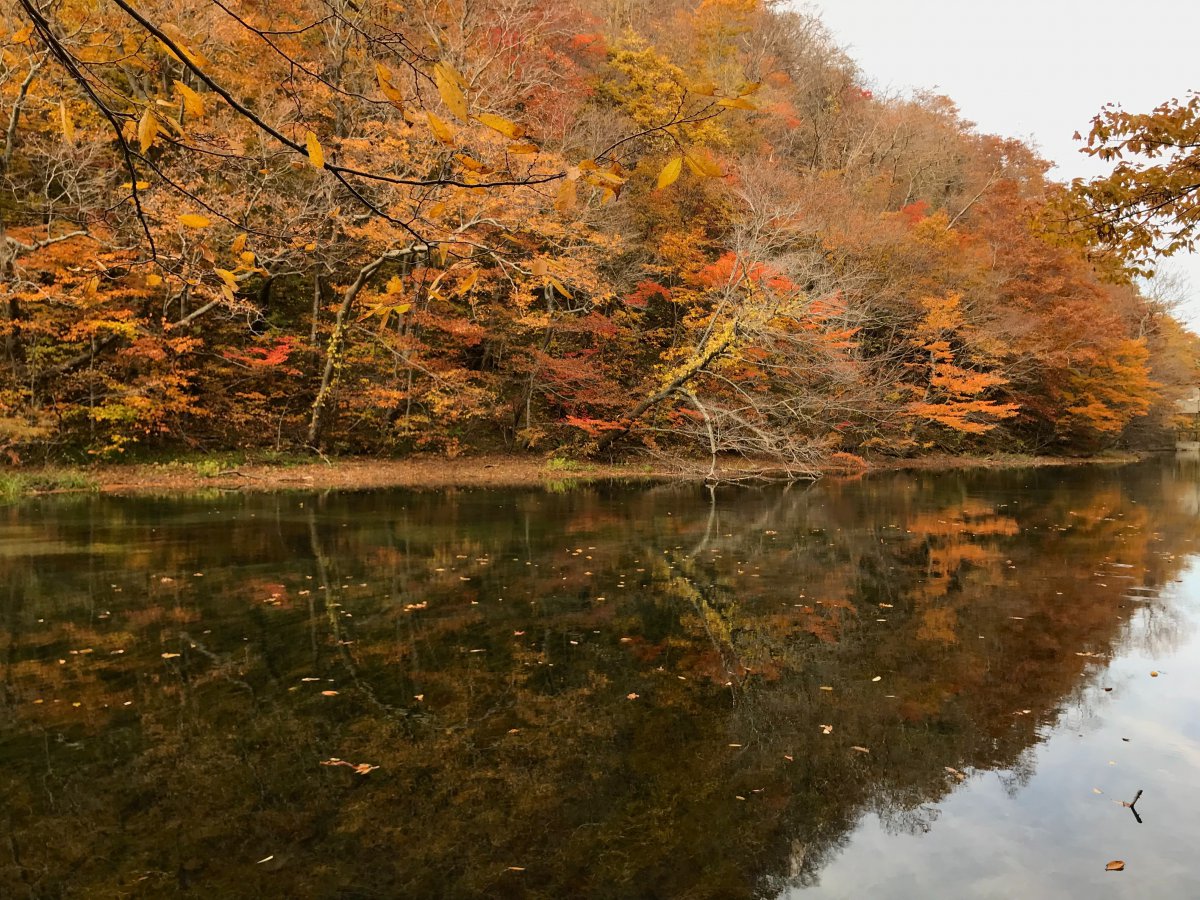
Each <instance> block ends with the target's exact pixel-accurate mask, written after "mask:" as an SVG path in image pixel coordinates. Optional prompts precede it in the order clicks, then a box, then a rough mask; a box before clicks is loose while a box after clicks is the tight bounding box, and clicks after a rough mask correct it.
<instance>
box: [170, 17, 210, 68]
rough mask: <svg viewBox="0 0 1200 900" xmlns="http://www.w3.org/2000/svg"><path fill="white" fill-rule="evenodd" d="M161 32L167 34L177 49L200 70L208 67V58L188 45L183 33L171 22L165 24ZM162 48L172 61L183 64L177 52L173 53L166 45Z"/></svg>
mask: <svg viewBox="0 0 1200 900" xmlns="http://www.w3.org/2000/svg"><path fill="white" fill-rule="evenodd" d="M161 30H162V33H163V34H165V35H166V36H167V37H168V38H170V39H171V42H172V43H173V44H174V45H175V46H176V47H178V48H179V51H180V52H181V53H182V54H183V55H184V56H185V57H187V59H188V61H189V62H192V63H195V64H196V65H197V66H199V67H200V68H205V67H206V66H207V65H208V57H207V56H205V55H204V54H203V53H201V52H200V51H199V50H196V49H195V48H194V47H192V46H190V45H189V44H188V43H187V40H186V39H185V38H184V36H183V32H182V31H180V30H179V29H178V28H176V27H175V26H174V25H172V24H170V23H169V22H164V23H163V24H162V26H161ZM159 43H160V44H161V43H162V41H159ZM162 48H163V52H165V53H166V54H167V56H169V57H171V59H173V60H176V61H178V62H182V60H180V59H179V57H178V56H176V55H175V51H173V50H172V49H171V48H170V47H168V46H167V45H166V44H162Z"/></svg>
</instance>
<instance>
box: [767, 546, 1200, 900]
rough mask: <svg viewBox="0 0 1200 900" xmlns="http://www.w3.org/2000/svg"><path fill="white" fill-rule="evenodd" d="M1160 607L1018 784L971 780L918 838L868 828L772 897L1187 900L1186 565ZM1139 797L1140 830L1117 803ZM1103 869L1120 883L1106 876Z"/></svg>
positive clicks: (1189, 704) (1067, 713)
mask: <svg viewBox="0 0 1200 900" xmlns="http://www.w3.org/2000/svg"><path fill="white" fill-rule="evenodd" d="M1163 600H1165V601H1166V602H1165V603H1164V604H1162V605H1158V606H1155V607H1143V608H1142V609H1141V610H1139V611H1138V613H1137V614H1136V616H1135V617H1134V619H1133V621H1132V622H1131V629H1130V635H1129V640H1128V641H1126V642H1125V644H1124V646H1123V647H1122V648H1121V650H1120V652H1121V655H1120V656H1119V657H1117V658H1116V659H1114V660H1113V661H1112V662H1111V664H1109V665H1108V667H1107V669H1105V668H1104V667H1103V666H1102V665H1098V666H1097V668H1096V670H1095V672H1094V676H1095V677H1094V678H1093V679H1092V683H1091V685H1090V686H1089V687H1088V689H1087V690H1086V691H1085V693H1084V695H1083V696H1082V697H1080V698H1078V700H1077V701H1076V702H1075V703H1074V704H1072V705H1069V706H1068V707H1067V708H1065V709H1064V710H1063V713H1062V715H1061V717H1060V719H1059V722H1058V724H1057V725H1056V726H1055V727H1054V728H1053V729H1051V730H1050V731H1049V733H1048V734H1046V735H1045V740H1044V743H1042V744H1041V745H1040V746H1038V747H1035V748H1034V749H1033V750H1032V751H1031V753H1032V754H1033V759H1032V760H1031V765H1030V769H1032V770H1033V774H1032V777H1031V778H1029V780H1028V783H1026V784H1024V785H1023V786H1019V787H1017V788H1016V789H1015V791H1012V790H1006V785H1005V783H1004V782H1005V777H1004V776H1005V774H1006V773H983V774H979V775H975V776H973V777H972V778H970V780H969V781H968V782H967V783H964V784H963V785H961V786H960V787H959V788H958V790H956V791H955V792H954V793H952V794H951V795H950V796H949V797H947V798H946V800H945V801H944V802H942V803H940V804H938V805H937V808H936V813H937V816H936V821H934V822H933V824H932V827H931V828H930V830H929V831H928V833H926V834H920V833H918V834H915V835H914V834H897V833H895V831H894V830H893V831H892V832H891V833H889V832H888V831H887V830H885V828H884V827H883V824H882V823H881V822H880V820H879V819H878V817H876V816H874V815H871V816H868V817H867V818H866V819H865V820H864V822H863V823H862V824H861V826H860V828H859V829H858V830H857V831H856V832H855V833H854V834H853V835H852V836H851V838H850V839H849V841H848V846H847V847H846V849H845V850H844V851H843V852H842V853H841V854H839V855H837V856H835V857H834V858H833V859H832V860H831V861H830V863H829V865H827V866H826V867H825V868H824V869H822V870H821V872H820V874H819V880H820V881H819V885H818V886H816V887H814V888H811V889H808V890H799V889H796V890H794V891H790V892H786V893H785V894H784V895H783V896H785V897H788V898H799V897H801V896H803V897H814V896H828V897H871V898H913V897H949V896H953V897H955V898H1002V897H1003V898H1007V897H1020V898H1023V900H1039V898H1062V897H1087V898H1106V897H1131V898H1133V897H1136V898H1179V900H1192V898H1197V897H1200V861H1198V859H1197V854H1198V852H1200V848H1198V847H1197V839H1198V838H1200V704H1198V703H1197V692H1198V691H1200V627H1198V626H1200V557H1197V558H1194V559H1193V560H1192V561H1191V564H1190V565H1189V567H1188V568H1187V569H1186V570H1185V571H1184V573H1183V575H1182V578H1181V580H1180V581H1179V582H1178V583H1175V584H1172V585H1170V586H1168V588H1167V589H1166V590H1164V592H1163ZM1165 616H1170V617H1172V619H1173V620H1174V621H1173V622H1172V623H1171V624H1172V626H1173V627H1170V628H1163V627H1162V622H1161V621H1156V617H1157V619H1159V620H1161V619H1162V618H1163V617H1165ZM1156 630H1157V631H1159V632H1160V633H1158V634H1156V633H1155V632H1156ZM1164 637H1166V638H1167V639H1165V640H1164V639H1163V638H1164ZM1151 671H1159V672H1161V675H1160V677H1158V678H1152V677H1151V676H1150V672H1151ZM1104 687H1112V688H1113V690H1112V692H1111V693H1106V692H1105V691H1104V690H1103V688H1104ZM1123 738H1129V741H1128V742H1126V741H1124V740H1123ZM1095 789H1099V790H1101V791H1103V793H1102V794H1096V793H1095ZM1139 789H1140V790H1143V791H1145V794H1144V795H1143V796H1142V798H1141V799H1140V800H1139V801H1138V806H1137V809H1138V812H1139V813H1140V814H1141V816H1142V818H1143V823H1142V824H1140V825H1139V824H1138V823H1137V821H1136V820H1135V819H1134V817H1133V815H1132V814H1131V813H1130V812H1129V810H1127V809H1124V808H1123V807H1121V806H1120V805H1119V801H1121V800H1132V799H1133V797H1134V795H1135V794H1136V793H1137V791H1138V790H1139ZM1112 859H1121V860H1124V861H1125V871H1123V872H1106V871H1105V870H1104V866H1105V864H1106V863H1107V862H1108V861H1109V860H1112ZM948 886H952V887H948Z"/></svg>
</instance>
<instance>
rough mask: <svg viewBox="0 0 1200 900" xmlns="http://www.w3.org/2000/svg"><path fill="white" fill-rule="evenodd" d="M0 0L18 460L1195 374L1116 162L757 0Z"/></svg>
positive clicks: (1096, 411) (529, 429)
mask: <svg viewBox="0 0 1200 900" xmlns="http://www.w3.org/2000/svg"><path fill="white" fill-rule="evenodd" d="M0 9H2V10H3V19H4V21H5V22H6V23H7V26H6V28H5V30H4V32H3V36H2V37H0V45H2V51H3V53H2V55H3V68H2V70H0V119H3V121H4V122H6V123H7V131H6V139H5V144H4V150H3V170H4V175H5V188H4V194H3V200H2V201H0V216H2V217H3V228H4V230H3V235H2V240H0V243H2V248H0V249H2V251H3V252H2V253H0V281H2V285H0V289H2V290H3V292H4V297H3V303H2V307H3V309H2V312H3V315H0V341H2V347H0V353H2V356H0V453H2V454H3V456H4V457H5V458H6V459H7V460H8V461H11V462H25V463H28V462H39V461H43V460H47V459H61V458H67V457H73V458H76V459H80V458H87V457H94V458H102V459H113V458H120V457H122V456H127V455H130V454H131V452H132V451H135V450H136V451H137V452H146V451H152V452H175V451H178V452H187V453H197V452H210V451H222V450H257V451H264V450H266V451H271V452H283V453H286V452H312V451H318V452H320V453H322V454H324V455H326V456H331V455H347V454H369V455H378V456H385V455H386V456H394V455H405V454H411V453H414V452H425V453H437V454H442V455H449V456H455V455H458V454H461V453H464V452H513V451H534V452H538V453H541V454H546V453H550V452H553V451H555V450H556V449H557V448H567V454H566V455H569V456H571V457H573V458H574V457H579V458H587V457H598V456H608V457H612V456H620V455H623V454H627V453H630V452H632V451H635V450H638V449H644V448H650V449H653V450H656V451H670V452H680V453H685V454H695V453H696V452H700V453H704V454H711V455H712V456H713V457H714V458H716V457H717V456H718V455H722V454H726V455H734V456H748V457H753V458H755V459H769V460H771V461H773V464H775V465H779V466H783V467H785V468H786V469H787V470H788V471H792V472H810V471H814V470H816V469H817V468H819V467H820V466H821V465H822V464H823V461H824V460H827V459H829V458H830V457H833V456H835V455H837V454H842V457H841V458H842V460H843V462H845V463H846V464H847V465H849V464H851V463H853V462H854V461H855V460H856V459H857V458H859V457H861V456H864V455H876V456H878V455H884V456H913V455H921V454H928V453H941V454H947V453H949V454H970V453H974V454H987V453H992V452H996V451H1001V450H1002V451H1005V452H1025V453H1052V454H1081V453H1092V452H1095V451H1097V450H1099V449H1103V448H1108V447H1113V446H1144V445H1150V444H1155V443H1160V442H1161V441H1162V440H1163V436H1164V435H1165V434H1166V433H1167V429H1168V428H1169V426H1170V423H1171V418H1172V413H1173V410H1174V400H1175V398H1176V397H1177V396H1179V394H1180V393H1181V392H1182V389H1183V388H1184V387H1185V386H1188V385H1191V384H1193V383H1195V379H1196V375H1197V373H1196V368H1195V360H1196V338H1195V337H1194V336H1193V335H1192V334H1191V333H1189V332H1187V331H1185V330H1184V329H1183V328H1182V327H1181V326H1180V325H1179V323H1178V322H1177V321H1176V320H1175V319H1174V318H1173V317H1172V316H1171V314H1170V309H1169V304H1166V303H1164V302H1163V301H1162V300H1161V299H1156V298H1154V297H1152V296H1148V294H1147V292H1143V291H1141V290H1139V288H1138V287H1137V286H1136V284H1135V283H1134V280H1133V279H1134V276H1135V274H1137V273H1138V272H1139V271H1140V270H1141V269H1143V268H1144V267H1145V259H1146V255H1147V253H1148V252H1151V251H1152V250H1153V249H1154V247H1155V240H1156V239H1157V238H1156V237H1155V235H1154V234H1148V233H1147V231H1146V229H1145V228H1143V230H1142V231H1140V232H1137V233H1136V234H1134V233H1129V234H1126V233H1125V232H1121V233H1120V234H1118V233H1116V232H1114V231H1113V230H1112V229H1111V228H1108V227H1107V226H1105V224H1104V221H1103V216H1104V214H1105V213H1106V211H1108V210H1110V209H1111V207H1112V206H1113V203H1112V202H1111V201H1114V200H1120V199H1123V200H1124V201H1125V202H1127V203H1129V204H1133V205H1132V206H1131V207H1129V208H1131V209H1133V208H1136V209H1143V208H1145V204H1146V203H1147V202H1149V201H1147V200H1146V196H1145V195H1135V192H1133V191H1126V193H1125V194H1123V195H1121V197H1116V195H1113V194H1103V193H1098V192H1096V191H1093V192H1092V193H1091V194H1086V193H1085V192H1083V189H1082V188H1081V187H1076V189H1075V191H1074V192H1073V193H1069V192H1068V191H1067V189H1066V188H1065V187H1063V186H1060V185H1057V184H1055V183H1053V182H1051V181H1049V180H1047V177H1046V171H1047V163H1045V162H1044V161H1043V160H1041V159H1039V158H1038V157H1037V155H1036V153H1035V152H1033V151H1032V150H1031V149H1030V148H1029V147H1027V146H1025V145H1023V144H1021V143H1019V142H1017V141H1013V140H1010V139H1006V138H1001V137H995V136H991V135H984V134H980V133H978V132H977V131H975V130H974V129H973V127H972V125H971V123H969V122H966V121H964V120H963V119H962V117H961V116H960V115H959V113H958V111H957V110H956V109H955V107H954V105H953V103H952V102H951V101H950V100H948V99H947V98H944V97H940V96H936V95H933V94H919V95H916V96H907V97H900V96H883V95H879V94H876V93H874V92H873V91H872V90H871V88H870V86H869V85H870V82H869V80H868V73H862V72H860V71H859V70H858V69H857V68H856V66H855V65H854V63H853V62H852V61H851V60H850V59H849V58H848V57H847V56H846V54H845V53H844V52H843V51H842V50H841V49H839V46H838V43H837V40H836V37H835V36H833V35H830V34H829V33H828V32H827V31H826V30H825V29H824V27H823V26H822V25H821V23H820V21H819V20H817V19H816V18H814V17H813V16H811V15H810V14H807V13H804V12H796V11H794V10H789V9H788V8H786V7H784V6H783V5H781V4H780V5H777V4H771V3H763V2H759V0H704V2H702V3H699V4H695V3H692V2H682V0H655V2H652V3H637V4H630V3H625V2H617V0H569V2H565V3H556V4H549V3H545V2H541V0H499V2H497V3H489V4H478V5H472V4H462V3H456V2H449V0H415V2H412V3H406V4H403V5H401V4H398V3H394V2H391V0H379V2H369V3H343V2H340V0H339V2H333V3H328V2H315V0H288V2H286V3H284V2H278V0H267V2H262V3H256V4H244V3H232V4H220V3H216V2H210V0H186V2H184V0H148V2H146V3H140V4H138V6H137V7H136V8H135V7H134V6H132V5H130V4H129V3H127V2H125V0H113V2H111V3H106V4H102V5H100V6H99V7H97V6H96V5H95V4H91V3H84V2H79V0H63V2H61V3H58V4H55V5H53V6H52V7H49V8H46V9H42V8H40V7H38V6H37V5H35V4H33V3H31V2H27V0H2V2H0ZM1133 124H1137V123H1133ZM1143 124H1144V123H1143ZM1111 125H1113V123H1112V122H1111V121H1107V122H1106V121H1101V120H1098V121H1097V128H1101V129H1103V128H1105V127H1109V126H1111ZM1112 134H1113V131H1112V128H1111V127H1109V131H1108V132H1107V133H1105V134H1099V135H1094V136H1093V137H1094V140H1093V146H1095V147H1096V148H1097V152H1100V149H1102V148H1107V147H1109V146H1110V144H1108V143H1106V141H1108V139H1109V137H1111V135H1112ZM1135 149H1136V148H1135ZM1143 194H1144V192H1143ZM1106 203H1107V204H1108V205H1107V206H1106V205H1105V204H1106ZM1139 204H1140V205H1139ZM1064 211H1065V213H1066V214H1065V215H1064ZM1096 216H1100V219H1098V220H1093V219H1094V217H1096ZM1089 217H1092V218H1089ZM1146 221H1150V222H1153V221H1156V220H1154V219H1153V217H1151V219H1149V220H1146ZM1158 237H1159V238H1161V235H1159V236H1158ZM1172 249H1178V247H1174V248H1172Z"/></svg>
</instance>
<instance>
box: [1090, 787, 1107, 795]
mask: <svg viewBox="0 0 1200 900" xmlns="http://www.w3.org/2000/svg"><path fill="white" fill-rule="evenodd" d="M1092 793H1093V794H1103V793H1104V791H1102V790H1100V788H1092Z"/></svg>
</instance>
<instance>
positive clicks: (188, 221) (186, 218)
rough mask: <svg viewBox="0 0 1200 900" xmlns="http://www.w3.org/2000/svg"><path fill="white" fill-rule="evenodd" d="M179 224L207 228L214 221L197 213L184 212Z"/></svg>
mask: <svg viewBox="0 0 1200 900" xmlns="http://www.w3.org/2000/svg"><path fill="white" fill-rule="evenodd" d="M179 224H180V225H184V226H186V227H187V228H207V227H208V226H209V225H211V224H212V222H211V221H210V220H209V219H207V218H205V217H204V216H201V215H197V214H196V213H184V214H183V215H182V216H180V217H179Z"/></svg>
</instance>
